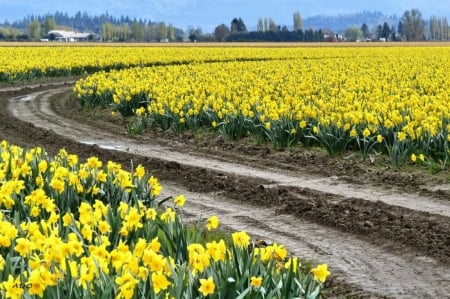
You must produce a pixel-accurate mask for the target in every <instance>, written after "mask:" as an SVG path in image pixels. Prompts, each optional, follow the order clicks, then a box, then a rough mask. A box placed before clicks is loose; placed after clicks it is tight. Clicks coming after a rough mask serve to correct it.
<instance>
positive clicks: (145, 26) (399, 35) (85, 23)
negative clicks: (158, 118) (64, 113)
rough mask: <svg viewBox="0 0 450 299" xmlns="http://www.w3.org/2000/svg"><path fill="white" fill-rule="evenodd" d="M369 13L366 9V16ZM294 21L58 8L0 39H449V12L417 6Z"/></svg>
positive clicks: (3, 28) (8, 29) (8, 28)
mask: <svg viewBox="0 0 450 299" xmlns="http://www.w3.org/2000/svg"><path fill="white" fill-rule="evenodd" d="M365 15H367V13H364V14H361V16H360V19H361V18H362V16H365ZM369 16H371V18H372V19H373V18H375V17H378V18H381V16H382V15H381V13H379V14H373V15H371V14H369ZM292 17H293V18H292V23H291V25H289V26H287V25H278V24H276V23H275V21H274V20H273V19H272V18H259V19H258V23H257V24H256V25H257V26H256V28H257V29H256V30H255V31H248V30H247V26H246V25H245V23H244V20H243V19H242V18H234V19H233V20H232V21H231V23H230V25H229V26H228V25H225V24H220V25H218V26H217V27H216V28H215V30H214V32H213V33H207V34H204V33H203V32H202V29H201V28H200V27H197V28H194V27H189V28H188V29H187V32H184V31H183V30H182V29H180V28H176V27H174V26H173V25H171V24H165V23H164V22H152V21H150V20H146V19H136V18H134V19H131V18H130V17H128V16H121V17H120V18H116V17H113V16H111V15H109V14H108V13H105V14H102V15H100V16H90V15H88V14H87V13H81V12H78V13H76V14H75V15H73V16H69V15H68V14H67V13H62V12H56V13H54V14H47V15H44V16H34V15H31V16H27V17H25V18H23V19H22V20H18V21H14V22H12V23H8V22H5V23H4V24H0V40H11V41H14V40H17V41H22V40H23V41H27V40H39V39H41V38H48V39H50V40H51V36H50V38H49V36H47V34H48V32H49V31H51V30H54V29H60V30H71V31H77V32H85V33H91V35H90V40H101V41H115V42H121V41H122V42H127V41H130V42H154V41H158V42H161V41H164V42H171V41H183V40H185V39H189V40H190V41H199V42H202V41H208V42H212V41H219V42H236V41H248V42H252V41H255V42H257V41H261V42H262V41H268V42H321V41H341V40H347V41H360V40H365V41H368V40H385V41H421V40H450V26H449V23H448V20H447V18H446V17H437V16H432V17H431V18H430V19H429V21H425V20H424V18H423V17H422V13H421V12H420V11H419V10H418V9H412V10H406V11H405V12H404V14H403V16H402V17H401V18H400V19H399V21H398V24H393V23H391V22H387V21H384V22H383V23H382V24H381V22H380V24H371V23H369V22H364V23H363V24H362V26H361V27H358V26H353V25H352V26H350V27H348V28H346V29H345V30H342V31H339V32H333V31H332V30H330V29H327V28H322V29H315V28H312V27H308V28H304V23H306V22H304V20H303V18H302V16H301V15H300V13H299V12H295V13H293V16H292ZM317 28H320V27H317Z"/></svg>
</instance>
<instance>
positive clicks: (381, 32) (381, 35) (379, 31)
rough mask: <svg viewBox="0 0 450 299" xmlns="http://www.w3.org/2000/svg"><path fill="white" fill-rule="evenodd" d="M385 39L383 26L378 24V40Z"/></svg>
mask: <svg viewBox="0 0 450 299" xmlns="http://www.w3.org/2000/svg"><path fill="white" fill-rule="evenodd" d="M380 38H383V25H381V24H378V26H377V39H380Z"/></svg>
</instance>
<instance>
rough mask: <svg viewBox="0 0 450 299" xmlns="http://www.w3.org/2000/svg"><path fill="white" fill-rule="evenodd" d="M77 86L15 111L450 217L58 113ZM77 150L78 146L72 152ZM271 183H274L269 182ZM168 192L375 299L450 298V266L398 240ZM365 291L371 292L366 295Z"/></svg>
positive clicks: (42, 121)
mask: <svg viewBox="0 0 450 299" xmlns="http://www.w3.org/2000/svg"><path fill="white" fill-rule="evenodd" d="M69 90H70V88H69V87H56V86H55V87H52V88H51V89H49V90H47V91H41V92H36V93H31V94H28V95H24V96H21V97H17V98H13V99H10V101H9V103H8V109H9V110H10V111H11V113H12V114H14V115H15V116H16V117H17V118H19V119H21V120H26V121H27V122H30V123H33V124H34V125H35V126H37V127H42V128H45V129H50V130H53V131H54V132H55V133H57V134H59V135H62V136H65V137H66V138H67V137H70V138H71V139H73V140H76V141H78V142H81V143H85V144H96V145H98V146H99V147H102V148H105V149H109V150H115V151H124V152H128V153H136V154H139V155H142V156H147V157H151V158H154V159H161V160H168V161H173V162H177V163H179V164H181V165H185V166H192V167H202V168H205V169H210V170H212V171H220V173H229V174H230V175H239V176H243V177H252V178H258V179H261V184H262V185H264V188H271V187H273V186H287V187H295V188H308V189H311V190H314V191H316V192H318V193H320V192H323V193H331V194H335V195H336V196H337V198H340V197H341V198H357V199H361V201H364V200H366V201H383V202H385V203H387V204H390V205H397V206H401V207H405V208H408V209H411V210H418V211H427V212H429V213H432V214H436V215H441V216H444V217H450V205H449V204H448V202H444V201H436V200H434V199H432V198H424V197H419V196H418V195H415V194H406V193H397V192H395V193H394V192H392V191H390V192H388V191H385V190H381V189H380V190H375V189H367V188H361V187H360V186H352V185H350V184H342V183H340V182H339V183H338V184H337V183H336V182H334V181H333V180H332V179H329V178H310V177H308V176H304V175H302V174H301V173H290V172H287V171H283V172H281V171H277V170H276V169H260V168H253V167H250V166H245V165H240V164H237V163H230V162H224V161H221V160H215V159H213V158H208V157H205V156H204V155H203V156H199V155H195V153H192V154H185V153H178V152H175V151H174V150H173V149H171V148H167V147H164V146H155V145H153V144H152V145H151V146H145V145H143V144H142V143H138V142H136V141H135V140H132V139H126V138H125V137H118V136H116V135H114V133H112V132H107V131H104V132H102V131H99V130H98V129H97V128H95V129H94V128H91V127H90V126H88V125H86V124H83V123H77V122H74V121H73V120H70V119H67V118H64V117H61V116H59V115H57V114H56V113H55V112H53V111H52V109H51V105H50V99H51V97H52V96H53V95H55V94H58V93H64V92H68V91H69ZM69 150H70V149H69ZM267 182H269V183H267ZM161 184H162V185H163V187H164V194H165V195H171V196H172V195H176V194H181V193H182V194H184V195H185V196H186V198H187V203H186V205H185V207H184V213H185V216H186V217H197V218H198V217H204V218H206V217H209V216H210V215H212V214H215V215H219V218H220V221H221V224H222V225H224V226H227V227H229V228H230V229H233V230H246V231H248V232H251V233H252V235H254V236H263V237H264V238H269V239H272V240H276V241H277V242H279V243H282V244H285V246H286V247H287V249H288V250H289V251H290V252H291V253H292V254H294V255H297V256H304V257H307V258H312V259H314V260H316V261H317V262H321V263H328V265H329V268H330V270H331V271H332V273H333V274H335V275H336V276H337V277H338V280H343V281H345V282H347V283H350V284H353V285H355V286H357V287H358V288H360V289H362V290H363V291H364V292H366V293H365V294H371V296H372V297H375V298H376V297H388V298H450V269H449V267H448V266H446V265H442V264H440V263H439V262H438V261H436V260H434V259H433V258H430V257H428V256H424V255H421V254H418V253H416V252H411V251H408V250H405V251H404V252H391V251H390V250H389V248H392V247H394V246H391V242H390V241H386V244H385V246H382V247H376V246H374V245H372V244H370V243H368V242H365V241H362V240H361V239H358V238H357V237H355V236H353V235H352V234H348V233H344V232H342V231H339V230H335V229H332V228H330V227H326V226H320V225H318V224H315V223H310V222H307V221H304V220H301V219H298V218H295V217H293V216H288V215H277V214H276V213H275V212H274V211H273V210H272V209H267V208H264V207H255V206H249V205H246V204H243V203H236V202H235V201H229V200H227V195H226V193H225V192H215V193H194V192H189V191H188V190H187V189H186V188H183V187H182V186H179V185H176V184H174V183H172V182H168V181H167V182H164V181H162V182H161ZM364 292H363V294H364Z"/></svg>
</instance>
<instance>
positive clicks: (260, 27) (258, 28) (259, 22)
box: [256, 18, 265, 32]
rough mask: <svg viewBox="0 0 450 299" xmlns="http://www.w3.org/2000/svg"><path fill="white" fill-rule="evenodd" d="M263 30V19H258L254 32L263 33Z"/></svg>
mask: <svg viewBox="0 0 450 299" xmlns="http://www.w3.org/2000/svg"><path fill="white" fill-rule="evenodd" d="M264 29H265V28H264V19H263V18H259V19H258V24H257V25H256V30H257V31H258V32H264V31H265V30H264Z"/></svg>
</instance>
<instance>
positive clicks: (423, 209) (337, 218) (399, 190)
mask: <svg viewBox="0 0 450 299" xmlns="http://www.w3.org/2000/svg"><path fill="white" fill-rule="evenodd" d="M71 86H72V82H68V83H64V82H58V83H55V84H54V85H53V84H43V85H36V86H31V85H30V86H29V87H24V86H18V87H15V88H3V89H1V90H0V101H1V109H0V117H1V122H0V140H2V139H6V140H8V141H9V142H10V143H12V144H16V145H19V146H22V147H26V148H29V147H33V146H43V147H44V148H45V149H46V150H47V151H48V152H49V153H51V154H55V153H57V151H58V150H59V149H60V148H66V149H67V151H69V152H71V153H75V154H78V155H79V157H80V160H82V159H86V158H88V157H90V156H93V155H95V156H98V157H100V158H101V159H102V160H103V161H108V160H113V161H116V162H119V163H122V165H123V166H124V167H127V168H129V167H131V165H138V164H143V165H144V166H145V167H146V168H147V169H148V170H149V171H151V172H152V173H153V174H154V175H155V176H157V177H158V178H159V179H160V180H161V182H162V185H163V186H169V187H168V188H167V190H168V191H166V192H167V194H168V195H173V194H176V193H180V192H182V193H185V194H187V196H186V197H187V198H188V201H189V196H188V195H191V207H189V202H188V203H187V207H186V214H187V215H191V216H197V217H198V216H201V215H203V213H205V214H206V213H208V214H209V213H216V214H218V215H219V218H223V220H221V221H222V223H224V224H225V225H226V226H228V227H229V228H230V229H245V230H247V231H249V233H251V234H253V235H254V236H255V237H264V238H270V239H276V240H279V242H280V243H284V244H286V246H287V247H288V249H289V250H290V251H291V252H293V253H295V254H300V255H304V257H306V258H312V259H314V260H317V261H318V262H327V263H328V264H329V267H330V269H331V270H332V272H333V274H334V275H333V277H332V278H331V279H330V280H329V281H328V282H327V291H326V293H325V297H330V298H331V297H333V298H411V297H414V298H437V297H438V298H445V297H446V296H450V295H449V294H450V270H449V269H450V267H449V265H450V234H449V231H450V201H449V199H450V184H449V182H450V173H449V170H448V169H444V170H440V171H439V172H437V173H434V171H433V173H432V171H430V170H429V169H427V168H426V167H425V166H424V167H417V166H415V165H403V166H402V167H401V168H399V169H396V168H393V167H391V166H390V164H389V161H388V160H387V158H386V157H382V156H373V157H371V159H368V160H367V161H361V159H360V158H359V156H358V154H357V153H353V154H352V153H347V154H344V155H343V156H340V157H329V156H328V155H327V154H326V153H324V152H323V151H322V150H320V149H307V148H302V147H297V148H291V149H288V150H283V151H275V150H273V149H272V147H271V146H270V145H261V146H256V145H255V144H254V142H253V141H252V140H241V141H238V142H231V141H227V140H224V139H223V138H221V137H218V136H216V135H212V134H210V133H208V132H202V133H199V134H196V135H194V134H192V133H183V134H177V133H174V132H162V131H160V130H158V129H150V130H149V131H147V132H146V133H144V134H142V135H129V134H128V133H127V124H128V123H129V120H125V119H122V118H121V117H111V116H110V114H109V111H108V110H101V109H90V110H88V109H85V108H82V107H80V105H79V103H78V102H77V101H76V100H74V96H73V94H71V91H70V89H71ZM131 161H132V163H131ZM199 199H201V200H199ZM447 298H449V297H447Z"/></svg>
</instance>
